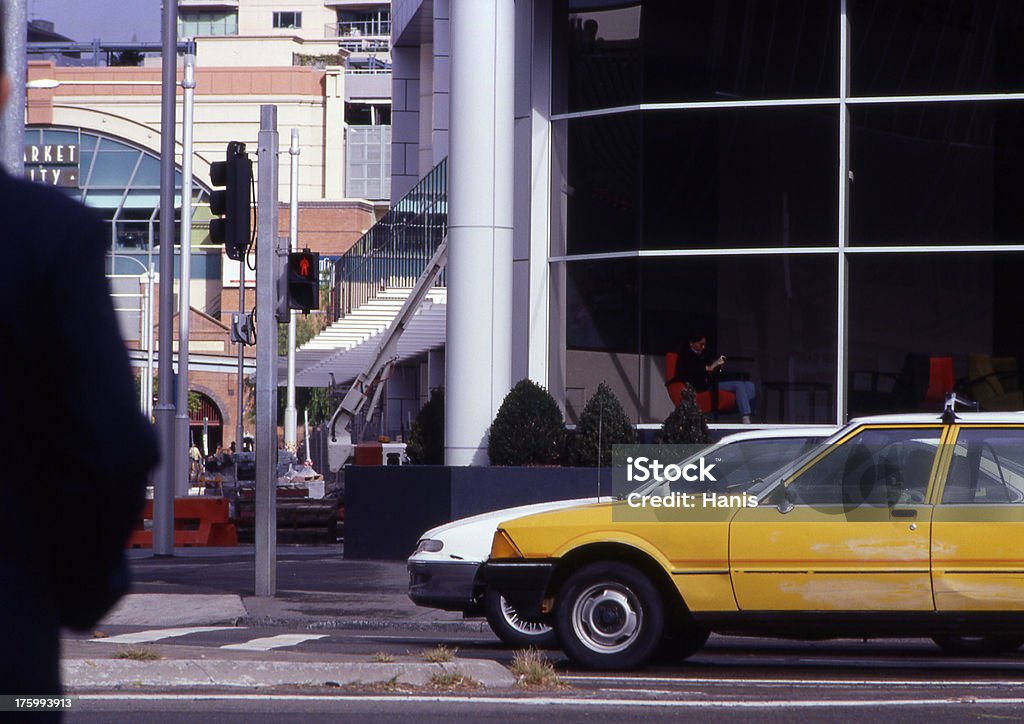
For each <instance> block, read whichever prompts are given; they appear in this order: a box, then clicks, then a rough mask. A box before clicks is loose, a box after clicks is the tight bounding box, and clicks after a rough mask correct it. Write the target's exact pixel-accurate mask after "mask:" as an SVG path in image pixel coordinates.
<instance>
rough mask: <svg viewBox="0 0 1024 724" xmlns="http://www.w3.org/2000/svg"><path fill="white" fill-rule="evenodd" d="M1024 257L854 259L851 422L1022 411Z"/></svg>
mask: <svg viewBox="0 0 1024 724" xmlns="http://www.w3.org/2000/svg"><path fill="white" fill-rule="evenodd" d="M1022 275H1024V255H1021V254H999V255H995V254H963V253H962V254H949V255H946V254H857V255H852V256H851V257H850V261H849V280H850V286H849V369H850V378H849V388H848V389H849V399H848V403H849V404H848V409H849V413H850V415H851V416H855V415H865V414H872V413H879V412H909V411H914V410H930V411H938V410H940V409H942V404H943V400H944V398H945V394H946V393H947V392H950V391H952V390H954V389H960V390H961V391H963V392H965V393H966V394H967V396H969V397H971V398H973V399H974V400H976V401H978V402H979V403H980V404H981V406H982V409H987V410H1019V409H1024V396H1022V392H1021V389H1022V385H1021V383H1020V380H1019V375H1018V362H1017V361H1018V359H1020V358H1021V357H1022V355H1024V324H1022V323H1021V321H1020V313H1019V310H1020V309H1021V308H1022V307H1024V286H1022V285H1021V284H1020V279H1021V277H1022Z"/></svg>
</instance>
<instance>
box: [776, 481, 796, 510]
mask: <svg viewBox="0 0 1024 724" xmlns="http://www.w3.org/2000/svg"><path fill="white" fill-rule="evenodd" d="M795 507H796V493H794V492H793V491H792V490H790V486H789V485H787V486H786V487H785V488H783V494H782V500H780V501H779V505H778V508H779V512H780V513H782V514H783V515H785V514H786V513H789V512H791V511H792V510H793V508H795Z"/></svg>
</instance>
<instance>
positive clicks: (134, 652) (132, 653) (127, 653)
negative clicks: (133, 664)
mask: <svg viewBox="0 0 1024 724" xmlns="http://www.w3.org/2000/svg"><path fill="white" fill-rule="evenodd" d="M114 658H115V659H126V660H128V661H159V660H160V659H162V658H163V656H161V655H160V654H158V653H157V652H156V651H150V650H149V649H135V648H130V649H121V650H120V651H118V652H117V653H116V654H114Z"/></svg>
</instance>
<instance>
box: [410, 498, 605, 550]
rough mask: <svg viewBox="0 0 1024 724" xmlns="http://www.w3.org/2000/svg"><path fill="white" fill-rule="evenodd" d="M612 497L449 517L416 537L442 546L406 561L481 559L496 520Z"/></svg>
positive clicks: (489, 546)
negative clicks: (439, 542) (454, 518)
mask: <svg viewBox="0 0 1024 724" xmlns="http://www.w3.org/2000/svg"><path fill="white" fill-rule="evenodd" d="M610 500H614V498H611V497H608V496H602V497H600V498H597V497H592V498H577V499H575V500H552V501H550V502H547V503H533V504H531V505H520V506H517V507H515V508H503V509H502V510H492V511H490V512H487V513H480V514H479V515H474V516H471V517H469V518H461V519H460V520H453V521H452V522H451V523H445V524H444V525H439V526H437V527H436V528H431V529H430V530H428V531H427V532H426V533H424V534H423V535H421V536H420V540H423V539H426V538H429V539H431V540H439V541H441V542H442V543H443V544H444V547H443V548H442V549H441V550H439V551H436V552H433V553H430V552H426V551H421V552H419V553H414V554H413V555H412V556H411V557H410V558H409V560H410V561H453V562H454V561H467V562H474V561H475V562H477V563H481V562H483V561H485V560H486V559H487V556H488V555H490V553H491V541H492V539H493V538H494V531H496V530H497V529H498V523H501V522H502V521H504V520H511V519H512V518H521V517H523V516H524V515H533V514H534V513H545V512H547V511H549V510H560V509H562V508H572V507H575V506H577V505H588V504H591V503H598V502H602V503H603V502H607V501H610Z"/></svg>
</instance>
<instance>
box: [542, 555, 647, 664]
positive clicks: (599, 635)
mask: <svg viewBox="0 0 1024 724" xmlns="http://www.w3.org/2000/svg"><path fill="white" fill-rule="evenodd" d="M555 631H556V633H557V634H558V640H559V642H560V643H561V645H562V651H564V652H565V654H566V655H567V656H568V657H569V658H570V659H571V660H572V661H573V662H574V663H576V664H578V665H580V666H583V667H586V668H588V669H605V670H609V671H622V670H625V669H633V668H636V667H638V666H640V665H641V664H643V663H644V662H646V661H647V660H648V659H650V657H651V656H652V655H653V654H654V653H655V652H656V651H657V649H658V646H659V645H660V643H661V638H662V634H664V632H665V606H664V603H663V602H662V599H661V595H660V594H659V593H658V590H657V589H656V588H655V587H654V584H653V583H652V582H651V581H650V579H649V578H647V576H645V575H644V574H643V573H641V572H640V571H638V570H637V569H636V568H634V567H633V566H630V565H627V564H625V563H618V562H608V563H591V564H590V565H587V566H584V567H583V568H581V569H579V570H578V571H576V572H575V573H573V574H572V575H571V576H569V578H568V579H567V580H566V581H565V584H564V585H563V586H562V588H561V590H560V592H559V594H558V597H557V604H556V609H555Z"/></svg>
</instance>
